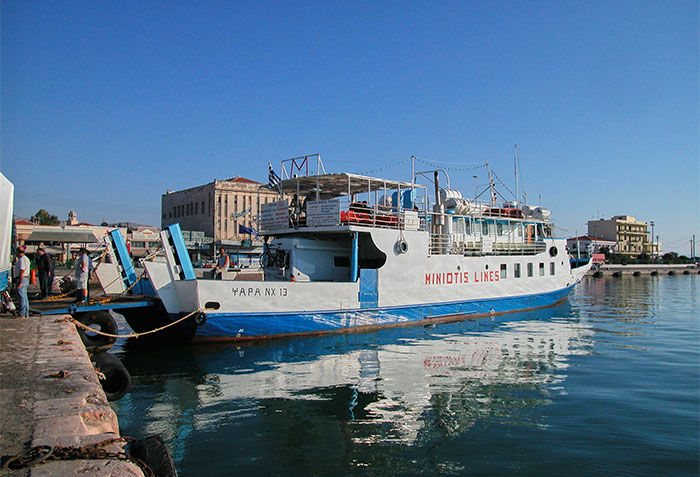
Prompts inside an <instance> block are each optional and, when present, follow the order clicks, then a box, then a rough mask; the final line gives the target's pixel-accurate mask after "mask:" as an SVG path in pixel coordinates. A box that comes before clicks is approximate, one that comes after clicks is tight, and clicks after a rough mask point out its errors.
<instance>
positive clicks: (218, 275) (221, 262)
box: [214, 247, 229, 280]
mask: <svg viewBox="0 0 700 477" xmlns="http://www.w3.org/2000/svg"><path fill="white" fill-rule="evenodd" d="M228 265H229V259H228V254H227V253H226V250H224V248H223V247H222V248H221V250H219V258H218V260H217V261H216V270H215V272H214V280H221V279H222V278H223V274H224V272H225V271H227V270H228Z"/></svg>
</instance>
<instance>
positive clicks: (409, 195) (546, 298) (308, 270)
mask: <svg viewBox="0 0 700 477" xmlns="http://www.w3.org/2000/svg"><path fill="white" fill-rule="evenodd" d="M314 160H315V164H314ZM314 166H315V167H314ZM281 171H282V177H281V178H279V177H278V176H277V175H276V174H274V172H273V170H272V166H270V174H271V178H276V180H275V181H273V182H275V184H274V185H275V187H276V188H278V191H279V200H278V201H275V202H271V203H267V204H264V205H262V208H261V214H260V217H259V222H258V223H259V234H260V236H261V237H262V238H263V241H264V247H263V250H264V252H263V255H262V257H261V263H262V265H263V267H264V278H263V279H262V280H257V281H241V280H211V279H198V278H196V277H195V273H194V269H193V268H192V263H191V262H190V259H189V256H188V255H187V251H186V249H185V246H184V241H183V240H182V234H181V232H180V228H179V225H178V224H174V225H170V226H168V227H166V228H165V229H164V230H163V231H162V232H161V240H162V248H163V251H164V255H165V260H164V261H158V260H153V261H144V262H143V266H144V268H145V270H146V272H147V274H148V277H149V279H150V282H151V284H152V285H153V287H154V288H155V292H156V294H157V296H158V297H159V298H160V301H161V302H162V306H161V307H160V310H158V311H159V312H158V313H155V312H153V310H151V312H149V313H147V314H146V313H138V314H136V315H131V316H128V314H127V315H125V316H126V319H127V321H128V322H129V324H130V325H131V327H132V328H133V329H134V330H135V331H141V330H145V329H152V328H155V327H158V326H162V325H163V324H164V323H167V322H168V321H170V322H172V321H173V320H178V319H180V318H182V317H184V316H187V315H190V314H192V318H188V319H186V320H184V321H183V322H182V323H180V324H178V329H179V332H180V333H181V334H184V335H185V336H186V337H187V339H191V340H192V341H195V342H198V341H219V340H253V339H264V338H271V337H283V336H297V335H315V334H326V333H334V332H336V333H337V332H356V331H367V330H374V329H377V328H381V327H391V326H407V325H411V324H425V323H431V322H436V321H447V320H458V319H465V318H468V317H476V316H483V315H489V314H500V313H505V312H512V311H518V310H527V309H533V308H539V307H545V306H550V305H553V304H555V303H557V302H559V301H561V300H563V299H565V298H566V296H567V294H568V293H569V291H570V290H571V288H572V287H574V286H575V285H576V284H577V283H578V282H579V281H580V280H581V278H582V277H583V276H584V274H585V273H586V271H587V270H588V269H589V267H590V264H586V265H585V266H579V267H576V268H572V265H571V263H570V261H569V256H568V254H567V252H566V240H565V239H560V238H555V237H554V225H553V224H552V222H551V220H550V218H551V214H550V212H549V211H548V210H547V209H543V208H541V207H530V206H528V205H523V206H520V205H519V204H518V203H517V202H514V201H511V202H508V201H500V202H499V201H498V196H497V195H496V192H495V187H494V183H493V180H491V179H490V180H489V182H490V191H491V194H490V195H491V197H490V199H491V200H490V201H488V202H480V201H477V200H472V199H467V198H465V197H463V196H462V194H461V193H460V192H459V191H456V190H452V189H450V188H449V177H448V176H447V174H446V173H444V171H429V173H425V172H421V173H418V174H413V180H412V181H411V182H402V181H396V180H389V179H383V178H377V177H368V176H364V175H357V174H350V173H326V172H325V168H324V166H323V162H322V161H321V158H320V156H318V155H315V156H306V157H302V158H295V159H289V160H287V161H282V164H281ZM273 174H274V175H273ZM442 174H444V176H445V177H444V178H443V180H446V184H447V187H441V185H440V178H441V177H443V176H442ZM416 177H427V178H428V179H429V181H430V182H432V184H431V187H428V186H426V185H421V184H419V183H417V182H416ZM487 190H488V189H487Z"/></svg>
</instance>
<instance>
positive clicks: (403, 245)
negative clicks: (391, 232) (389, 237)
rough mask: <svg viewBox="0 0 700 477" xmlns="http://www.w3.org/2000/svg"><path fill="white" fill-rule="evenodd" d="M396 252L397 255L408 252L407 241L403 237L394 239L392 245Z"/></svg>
mask: <svg viewBox="0 0 700 477" xmlns="http://www.w3.org/2000/svg"><path fill="white" fill-rule="evenodd" d="M394 247H395V250H396V253H398V254H399V255H403V254H404V253H406V252H408V242H406V240H404V239H399V240H397V241H396V244H395V245H394Z"/></svg>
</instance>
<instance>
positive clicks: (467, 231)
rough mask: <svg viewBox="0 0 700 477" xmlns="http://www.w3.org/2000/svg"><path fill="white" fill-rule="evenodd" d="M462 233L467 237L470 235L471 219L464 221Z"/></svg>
mask: <svg viewBox="0 0 700 477" xmlns="http://www.w3.org/2000/svg"><path fill="white" fill-rule="evenodd" d="M464 233H465V234H467V235H471V234H472V219H470V218H469V217H467V218H466V219H464Z"/></svg>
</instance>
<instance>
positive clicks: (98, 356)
mask: <svg viewBox="0 0 700 477" xmlns="http://www.w3.org/2000/svg"><path fill="white" fill-rule="evenodd" d="M91 361H92V363H93V364H94V365H95V368H96V369H97V370H98V371H99V372H100V373H102V374H103V375H104V379H102V377H99V378H98V379H99V381H100V384H101V385H102V390H103V391H104V392H105V396H107V400H108V401H118V400H119V399H121V398H122V397H124V395H125V394H126V393H127V392H128V391H129V387H130V386H131V376H130V375H129V371H127V370H126V367H124V365H123V364H122V362H121V361H119V358H117V357H116V356H114V355H113V354H109V353H95V354H94V355H92V359H91Z"/></svg>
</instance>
